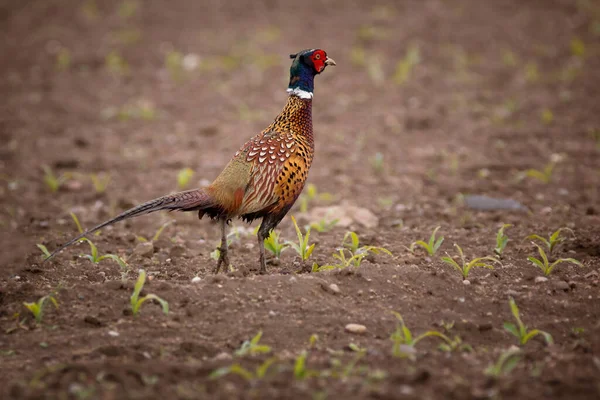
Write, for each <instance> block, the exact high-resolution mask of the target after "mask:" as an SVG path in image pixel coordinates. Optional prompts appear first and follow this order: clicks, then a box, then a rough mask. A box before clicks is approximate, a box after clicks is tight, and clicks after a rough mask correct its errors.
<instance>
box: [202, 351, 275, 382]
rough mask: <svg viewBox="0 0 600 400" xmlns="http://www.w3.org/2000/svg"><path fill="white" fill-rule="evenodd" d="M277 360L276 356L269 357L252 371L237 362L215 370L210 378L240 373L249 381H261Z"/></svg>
mask: <svg viewBox="0 0 600 400" xmlns="http://www.w3.org/2000/svg"><path fill="white" fill-rule="evenodd" d="M276 361H277V358H276V357H271V358H268V359H267V360H265V361H264V362H263V363H262V364H260V365H259V366H258V367H256V369H255V370H254V371H250V370H248V369H246V368H244V367H242V366H241V365H240V364H238V363H235V364H233V365H230V366H229V367H223V368H219V369H216V370H214V371H213V372H212V373H211V374H210V375H209V378H210V379H219V378H222V377H224V376H226V375H229V374H234V375H238V376H240V377H242V378H243V379H244V380H245V381H247V382H251V381H260V380H261V379H263V378H264V377H265V376H266V375H267V372H268V371H269V368H270V367H271V366H272V365H273V364H274V363H275V362H276Z"/></svg>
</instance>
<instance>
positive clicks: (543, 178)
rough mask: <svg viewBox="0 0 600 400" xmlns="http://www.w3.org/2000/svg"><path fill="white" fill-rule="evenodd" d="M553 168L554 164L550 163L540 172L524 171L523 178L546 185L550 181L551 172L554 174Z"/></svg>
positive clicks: (533, 169) (533, 170)
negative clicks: (535, 180)
mask: <svg viewBox="0 0 600 400" xmlns="http://www.w3.org/2000/svg"><path fill="white" fill-rule="evenodd" d="M555 166H556V164H555V163H553V162H550V163H548V164H546V166H545V167H544V169H542V170H538V169H535V168H530V169H528V170H526V171H525V172H524V174H525V176H527V177H529V178H534V179H537V180H538V181H540V182H542V183H546V184H548V183H550V181H551V180H552V172H554V167H555Z"/></svg>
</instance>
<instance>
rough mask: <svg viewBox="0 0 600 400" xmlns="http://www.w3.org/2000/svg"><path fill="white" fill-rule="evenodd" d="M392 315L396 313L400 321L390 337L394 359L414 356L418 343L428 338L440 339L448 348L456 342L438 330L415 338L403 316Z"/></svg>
mask: <svg viewBox="0 0 600 400" xmlns="http://www.w3.org/2000/svg"><path fill="white" fill-rule="evenodd" d="M392 313H394V315H395V316H396V318H397V319H398V324H397V325H396V330H395V331H394V332H393V333H392V335H391V336H390V340H391V341H392V342H393V343H394V344H393V346H392V355H393V356H394V357H402V358H404V357H410V356H411V355H413V353H414V347H415V346H416V345H417V343H419V342H420V341H421V340H423V339H425V338H426V337H437V338H440V339H441V340H442V341H443V342H445V343H446V344H447V345H448V346H452V345H453V344H454V342H453V341H452V340H451V339H450V338H449V337H448V336H446V335H444V334H443V333H441V332H438V331H436V330H431V331H427V332H424V333H422V334H420V335H419V336H417V337H413V334H412V332H411V331H410V329H408V327H407V326H406V324H405V323H404V319H403V318H402V315H400V313H397V312H395V311H392Z"/></svg>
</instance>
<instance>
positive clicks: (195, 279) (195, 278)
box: [192, 276, 202, 283]
mask: <svg viewBox="0 0 600 400" xmlns="http://www.w3.org/2000/svg"><path fill="white" fill-rule="evenodd" d="M200 281H202V278H200V277H199V276H195V277H193V278H192V283H198V282H200Z"/></svg>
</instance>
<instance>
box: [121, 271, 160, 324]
mask: <svg viewBox="0 0 600 400" xmlns="http://www.w3.org/2000/svg"><path fill="white" fill-rule="evenodd" d="M144 283H146V271H144V270H143V269H140V271H139V276H138V279H137V281H136V282H135V286H134V288H133V294H132V295H131V299H130V303H131V312H132V314H133V315H134V316H136V315H137V313H138V312H139V311H140V307H141V306H142V304H144V302H145V301H146V300H156V301H158V303H159V304H160V306H161V307H162V311H163V312H164V313H165V314H168V313H169V303H168V302H167V301H165V300H163V299H161V298H160V297H158V296H157V295H155V294H147V295H145V296H144V297H140V293H141V292H142V289H143V288H144Z"/></svg>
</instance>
